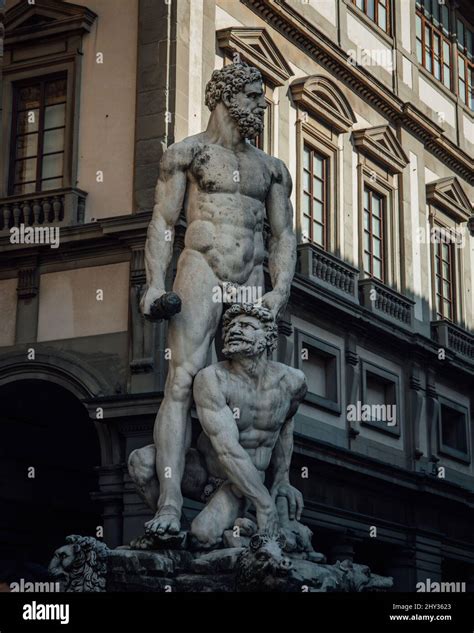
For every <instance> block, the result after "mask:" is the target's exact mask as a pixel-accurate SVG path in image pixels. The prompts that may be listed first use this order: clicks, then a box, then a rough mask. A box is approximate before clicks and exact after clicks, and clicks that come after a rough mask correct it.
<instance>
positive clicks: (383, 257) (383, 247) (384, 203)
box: [361, 182, 387, 283]
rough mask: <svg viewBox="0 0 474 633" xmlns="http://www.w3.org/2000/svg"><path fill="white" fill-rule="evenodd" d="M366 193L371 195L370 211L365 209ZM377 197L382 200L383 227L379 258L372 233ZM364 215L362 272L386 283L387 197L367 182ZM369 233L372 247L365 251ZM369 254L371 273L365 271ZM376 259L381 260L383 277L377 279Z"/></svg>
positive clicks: (379, 238) (365, 185)
mask: <svg viewBox="0 0 474 633" xmlns="http://www.w3.org/2000/svg"><path fill="white" fill-rule="evenodd" d="M366 192H368V194H369V209H366V207H365V194H366ZM374 195H375V196H377V197H378V198H379V199H380V225H381V227H380V228H381V230H380V237H376V238H375V239H378V240H379V241H380V253H381V257H380V258H378V257H376V256H375V255H374V253H373V239H374V236H373V231H372V224H373V213H372V202H371V201H372V196H374ZM362 200H363V203H362V214H363V218H362V262H361V263H362V271H363V272H364V274H365V275H366V276H367V277H373V278H374V279H377V280H378V281H381V282H382V283H386V275H385V269H386V266H387V263H386V231H385V225H386V222H387V197H386V196H384V195H383V194H382V193H380V192H379V191H377V190H376V189H374V188H372V187H370V185H368V184H367V182H364V188H363V192H362ZM366 211H369V231H367V229H366V228H365V214H366ZM366 233H368V234H369V241H370V244H369V245H370V247H371V251H370V252H369V251H366V249H365V239H364V238H365V234H366ZM366 253H368V254H369V255H370V272H368V271H366V270H365V264H364V261H365V254H366ZM374 258H375V259H380V263H381V277H377V276H376V275H375V274H374V272H373V260H374Z"/></svg>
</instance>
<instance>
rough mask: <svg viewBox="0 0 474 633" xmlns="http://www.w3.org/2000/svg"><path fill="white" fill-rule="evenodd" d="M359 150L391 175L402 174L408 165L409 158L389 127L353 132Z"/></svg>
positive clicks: (381, 126) (382, 126) (380, 126)
mask: <svg viewBox="0 0 474 633" xmlns="http://www.w3.org/2000/svg"><path fill="white" fill-rule="evenodd" d="M352 137H353V141H354V145H355V147H357V149H358V150H359V151H360V152H362V153H364V154H367V155H368V156H369V157H370V158H372V159H374V160H375V161H376V162H378V163H380V164H382V165H383V166H384V167H385V168H386V169H387V170H388V171H389V172H390V173H392V174H396V173H400V172H401V171H402V170H403V168H404V167H406V165H407V164H408V157H407V155H406V154H405V152H404V151H403V148H402V146H401V145H400V142H399V141H398V139H397V137H396V136H395V134H394V133H393V132H392V130H391V129H390V127H389V126H388V125H379V126H376V127H371V128H365V129H363V130H356V131H355V132H353V135H352Z"/></svg>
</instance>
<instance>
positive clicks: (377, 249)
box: [373, 237, 382, 258]
mask: <svg viewBox="0 0 474 633" xmlns="http://www.w3.org/2000/svg"><path fill="white" fill-rule="evenodd" d="M373 247H374V255H375V256H376V257H379V258H381V257H382V242H381V241H380V240H378V239H377V238H376V237H374V240H373Z"/></svg>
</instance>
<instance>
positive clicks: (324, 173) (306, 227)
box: [301, 144, 329, 249]
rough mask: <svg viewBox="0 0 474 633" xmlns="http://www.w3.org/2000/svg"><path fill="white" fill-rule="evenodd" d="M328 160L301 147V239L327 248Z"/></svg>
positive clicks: (306, 146) (310, 148) (315, 152)
mask: <svg viewBox="0 0 474 633" xmlns="http://www.w3.org/2000/svg"><path fill="white" fill-rule="evenodd" d="M328 185H329V183H328V159H327V157H326V156H324V155H322V154H320V153H319V152H317V151H316V150H314V149H313V148H312V147H310V146H309V145H307V144H305V145H304V147H303V173H302V187H301V193H302V200H301V205H302V206H301V208H302V221H301V232H302V236H303V238H306V240H309V241H310V242H313V243H314V244H318V245H319V246H321V247H322V248H324V249H325V248H327V220H328V190H329V187H328Z"/></svg>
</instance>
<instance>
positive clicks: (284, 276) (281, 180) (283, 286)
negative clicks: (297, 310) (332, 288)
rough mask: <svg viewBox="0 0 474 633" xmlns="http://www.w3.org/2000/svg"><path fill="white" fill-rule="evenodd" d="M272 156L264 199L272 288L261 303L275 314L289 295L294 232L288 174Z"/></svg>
mask: <svg viewBox="0 0 474 633" xmlns="http://www.w3.org/2000/svg"><path fill="white" fill-rule="evenodd" d="M273 160H274V161H275V167H274V171H275V174H274V176H273V182H272V184H271V186H270V190H269V192H268V195H267V199H266V209H267V217H268V221H269V223H270V231H271V237H270V245H269V254H268V264H269V269H270V277H271V280H272V284H273V291H272V292H271V293H268V295H267V299H268V300H267V301H265V303H266V304H267V306H268V307H269V308H270V309H271V310H272V311H273V312H274V314H275V316H277V314H278V312H279V311H280V310H281V309H282V308H283V306H284V305H285V304H286V302H287V301H288V297H289V296H290V288H291V281H292V279H293V275H294V272H295V265H296V236H295V233H294V231H293V207H292V204H291V200H290V195H291V190H292V183H291V176H290V173H289V171H288V169H287V168H286V166H285V164H284V163H283V162H282V161H280V160H278V159H273ZM270 295H271V297H270Z"/></svg>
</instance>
